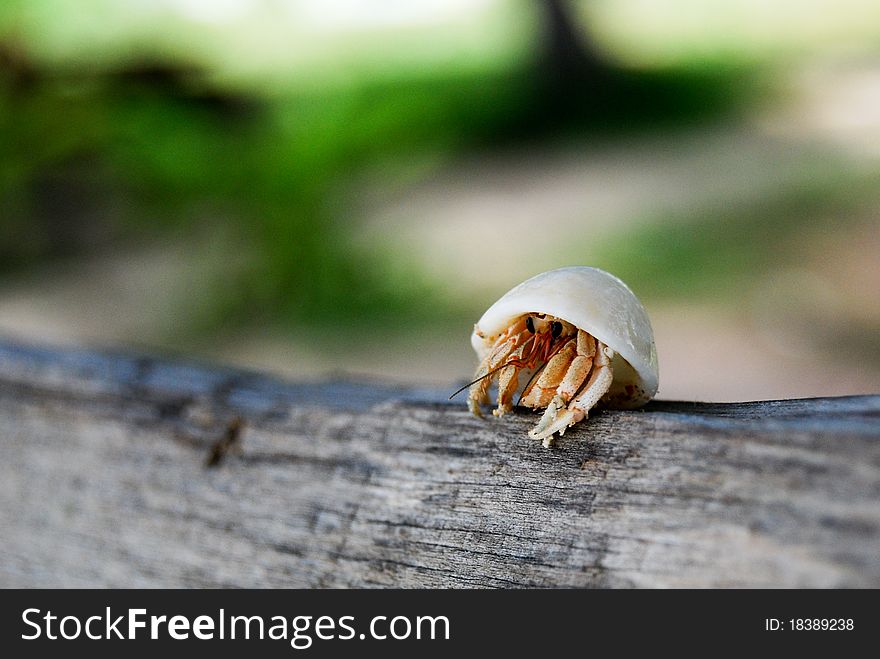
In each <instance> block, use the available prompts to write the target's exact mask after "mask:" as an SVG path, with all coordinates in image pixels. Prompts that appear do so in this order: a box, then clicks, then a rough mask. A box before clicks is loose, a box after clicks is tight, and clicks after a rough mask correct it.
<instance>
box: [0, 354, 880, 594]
mask: <svg viewBox="0 0 880 659" xmlns="http://www.w3.org/2000/svg"><path fill="white" fill-rule="evenodd" d="M446 394H447V392H445V391H436V390H424V389H416V388H405V387H392V386H386V385H381V384H376V383H370V382H346V381H328V382H321V383H300V384H293V383H286V382H282V381H279V380H276V379H272V378H269V377H265V376H262V375H259V374H254V373H245V372H241V371H234V370H228V369H218V368H214V367H208V366H200V365H194V364H190V363H186V362H182V361H166V360H161V359H154V358H150V357H143V356H131V355H126V354H107V353H97V352H89V351H79V350H59V349H47V348H35V347H27V346H22V345H16V344H14V343H11V342H0V586H7V587H8V586H49V587H54V586H65V587H66V586H121V587H132V586H135V587H136V586H147V587H153V586H172V587H173V586H253V587H266V586H287V587H355V586H398V587H416V586H427V587H532V586H542V587H547V586H562V587H568V586H573V587H630V586H639V587H678V586H696V587H703V586H811V587H813V586H815V587H825V586H845V587H861V586H873V587H878V586H880V396H859V397H847V398H835V399H812V400H790V401H773V402H758V403H744V404H694V403H681V402H654V403H651V404H650V405H649V406H648V407H647V408H646V409H645V410H643V411H636V412H622V411H606V412H601V413H599V414H597V415H596V416H595V417H593V418H591V419H589V420H588V421H587V422H586V423H583V424H580V425H579V426H577V427H575V428H573V429H572V430H571V431H569V433H567V434H566V435H565V437H564V438H563V439H562V440H561V441H560V442H558V444H557V446H556V447H555V448H554V449H551V450H546V449H543V448H542V447H541V446H540V444H538V443H536V442H533V441H532V440H529V439H528V438H527V437H526V431H527V430H528V428H529V427H530V426H531V424H532V423H533V422H534V421H535V416H534V415H533V414H532V413H530V412H522V413H516V414H513V415H510V416H508V417H505V418H504V419H502V420H497V419H494V418H488V419H483V420H481V419H476V418H474V417H472V416H470V415H469V414H468V413H467V409H466V406H465V404H464V403H463V402H462V401H455V402H449V401H447V400H446ZM209 462H210V463H213V464H214V466H213V467H211V466H207V464H208V463H209Z"/></svg>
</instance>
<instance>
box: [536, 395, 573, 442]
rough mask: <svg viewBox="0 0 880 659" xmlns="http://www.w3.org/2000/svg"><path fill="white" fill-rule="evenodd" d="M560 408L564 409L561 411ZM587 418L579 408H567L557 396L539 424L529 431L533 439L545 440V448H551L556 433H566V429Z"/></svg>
mask: <svg viewBox="0 0 880 659" xmlns="http://www.w3.org/2000/svg"><path fill="white" fill-rule="evenodd" d="M560 408H562V409H561V410H560ZM584 417H586V413H585V412H584V411H583V410H581V409H579V408H577V407H574V408H568V409H566V408H565V402H564V401H563V400H562V399H561V398H560V397H559V396H556V397H554V398H553V400H552V401H550V404H549V405H548V406H547V409H546V410H545V411H544V415H543V416H542V417H541V420H540V421H538V424H537V425H536V426H535V427H534V428H532V429H531V430H530V431H529V437H531V438H532V439H543V440H544V446H549V445H550V443H551V441H552V437H553V435H554V434H555V433H559V434H560V435H562V434H564V433H565V429H566V428H568V427H569V426H573V425H574V424H576V423H577V422H578V421H581V420H583V419H584Z"/></svg>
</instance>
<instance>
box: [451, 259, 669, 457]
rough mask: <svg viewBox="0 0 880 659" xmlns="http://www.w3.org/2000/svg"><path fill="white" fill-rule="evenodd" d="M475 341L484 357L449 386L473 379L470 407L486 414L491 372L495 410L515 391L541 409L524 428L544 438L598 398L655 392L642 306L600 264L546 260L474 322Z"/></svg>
mask: <svg viewBox="0 0 880 659" xmlns="http://www.w3.org/2000/svg"><path fill="white" fill-rule="evenodd" d="M471 345H473V347H474V350H475V351H476V353H477V356H478V358H479V359H480V365H479V367H478V368H477V372H476V373H475V375H474V380H473V382H471V383H470V384H468V385H466V386H465V387H462V388H461V389H459V390H458V391H457V392H455V394H457V393H459V392H460V391H464V389H468V388H469V392H468V407H469V409H470V410H471V412H473V413H474V414H475V415H477V416H482V411H481V408H480V406H481V405H483V404H488V403H489V387H490V386H491V384H492V383H493V382H494V381H496V380H497V381H498V406H497V408H496V409H495V410H494V412H493V413H494V414H495V416H499V417H500V416H503V415H504V414H506V413H507V412H510V411H511V410H512V409H513V407H514V405H513V398H514V396H515V394H516V392H517V391H521V394H520V398H519V401H518V405H523V406H525V407H530V408H532V409H544V414H543V415H542V416H541V419H540V420H539V421H538V423H537V425H536V426H535V427H534V428H533V429H532V430H531V431H529V436H530V437H532V438H534V439H540V440H542V441H543V443H544V446H550V445H551V444H552V441H553V436H554V435H555V434H556V433H559V434H560V435H561V434H563V433H564V432H565V430H566V428H569V427H570V426H572V425H574V424H575V423H578V422H579V421H581V420H583V419H584V418H586V417H587V415H588V414H589V411H590V410H591V409H592V408H593V407H595V406H596V405H600V404H601V405H603V406H605V407H612V408H618V409H621V408H623V409H631V408H636V407H641V406H642V405H644V404H645V403H647V402H648V401H649V400H651V398H653V397H654V395H655V394H656V393H657V387H658V383H659V375H658V368H657V350H656V347H655V346H654V333H653V330H652V329H651V322H650V321H649V320H648V314H647V312H646V311H645V308H644V307H643V306H642V303H641V302H639V300H638V298H636V296H635V294H634V293H633V292H632V291H631V290H630V289H629V287H627V285H626V284H624V283H623V282H622V281H621V280H620V279H618V278H617V277H615V276H614V275H611V274H609V273H607V272H605V271H604V270H599V269H598V268H591V267H587V266H572V267H567V268H559V269H557V270H550V271H549V272H544V273H541V274H539V275H536V276H534V277H532V278H531V279H528V280H526V281H524V282H523V283H521V284H519V285H518V286H516V287H514V288H513V289H511V290H510V291H508V292H507V293H505V294H504V295H503V296H502V297H501V298H500V299H499V300H498V301H497V302H495V304H493V305H492V306H491V307H489V309H488V310H486V313H484V314H483V316H482V318H480V320H479V321H478V322H477V324H476V325H475V326H474V331H473V334H471ZM521 380H525V385H524V386H520V385H521ZM455 394H453V396H454V395H455ZM450 398H451V397H450Z"/></svg>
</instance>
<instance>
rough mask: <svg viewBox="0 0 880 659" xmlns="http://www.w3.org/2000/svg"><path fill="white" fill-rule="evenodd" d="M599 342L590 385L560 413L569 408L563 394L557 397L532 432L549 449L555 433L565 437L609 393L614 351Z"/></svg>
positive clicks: (530, 435)
mask: <svg viewBox="0 0 880 659" xmlns="http://www.w3.org/2000/svg"><path fill="white" fill-rule="evenodd" d="M597 343H598V347H597V350H596V357H595V359H594V360H593V369H592V372H591V373H590V379H589V380H588V381H587V384H586V385H584V388H583V389H582V390H581V391H580V393H578V394H577V396H576V397H575V398H574V399H573V400H572V401H571V403H569V405H568V408H566V409H564V410H563V411H562V412H561V413H559V411H560V410H562V409H563V408H565V400H564V397H563V396H562V395H561V394H557V395H556V396H555V397H554V398H553V400H552V401H550V404H549V405H548V406H547V410H546V411H545V412H544V415H543V416H542V417H541V420H540V421H538V424H537V425H536V426H535V427H534V428H533V429H532V430H530V431H529V437H532V438H534V439H543V440H544V445H545V446H549V443H550V440H551V438H552V436H553V434H554V433H557V432H558V433H559V434H560V435H561V434H563V433H564V432H565V429H566V428H568V427H570V426H573V425H574V424H575V423H577V422H578V421H581V420H583V419H584V418H586V416H587V414H588V413H589V411H590V410H591V409H592V408H593V407H594V406H595V405H596V403H598V402H599V400H601V398H602V396H604V395H605V394H606V393H607V392H608V389H609V388H610V387H611V381H612V380H613V379H614V373H613V371H612V370H611V360H612V359H613V358H614V351H613V350H612V349H611V348H609V347H608V346H606V345H605V344H603V343H602V342H601V341H597Z"/></svg>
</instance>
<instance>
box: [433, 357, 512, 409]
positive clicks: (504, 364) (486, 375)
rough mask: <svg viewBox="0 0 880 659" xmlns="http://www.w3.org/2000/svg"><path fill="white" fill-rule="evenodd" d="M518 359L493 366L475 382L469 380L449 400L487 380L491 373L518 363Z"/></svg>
mask: <svg viewBox="0 0 880 659" xmlns="http://www.w3.org/2000/svg"><path fill="white" fill-rule="evenodd" d="M517 361H519V360H516V359H511V360H510V361H506V362H504V363H503V364H502V365H501V366H499V367H498V368H493V369H492V370H491V371H489V372H488V373H486V374H485V375H481V376H480V377H478V378H477V379H476V380H474V381H473V382H468V383H467V384H466V385H464V386H463V387H462V388H461V389H458V390H457V391H456V392H455V393H454V394H452V395H451V396H450V397H449V400H452V399H453V398H455V397H456V396H458V394H460V393H461V392H462V391H464V390H465V389H467V388H468V387H472V386H474V385H475V384H476V383H477V382H479V381H480V380H485V379H486V378H488V377H489V376H490V375H494V374H495V373H497V372H498V371H500V370H501V369H502V368H506V367H507V366H510V365H511V364H514V363H516V362H517Z"/></svg>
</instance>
